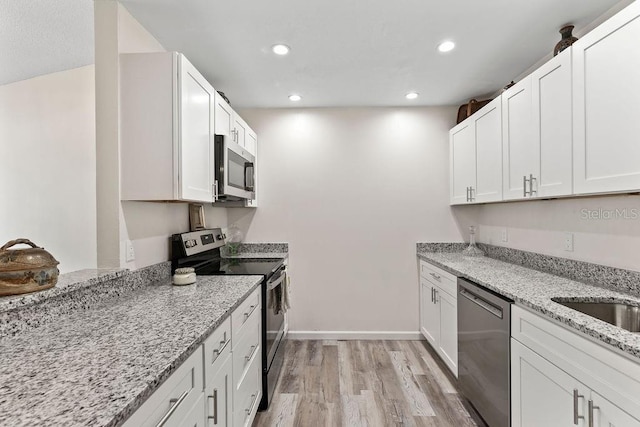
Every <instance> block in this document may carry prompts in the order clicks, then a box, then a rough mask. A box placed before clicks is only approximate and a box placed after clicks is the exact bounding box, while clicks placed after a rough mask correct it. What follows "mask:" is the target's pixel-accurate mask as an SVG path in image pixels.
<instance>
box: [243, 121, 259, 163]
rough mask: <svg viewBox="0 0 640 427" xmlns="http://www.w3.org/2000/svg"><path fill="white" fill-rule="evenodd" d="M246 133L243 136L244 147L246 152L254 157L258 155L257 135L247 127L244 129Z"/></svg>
mask: <svg viewBox="0 0 640 427" xmlns="http://www.w3.org/2000/svg"><path fill="white" fill-rule="evenodd" d="M246 131H247V133H246V134H245V136H244V145H245V148H246V149H247V151H248V152H250V153H251V154H253V155H254V156H256V155H257V154H258V135H257V134H256V133H255V132H254V131H253V129H251V128H250V127H249V126H247V127H246Z"/></svg>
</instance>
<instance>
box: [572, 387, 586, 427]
mask: <svg viewBox="0 0 640 427" xmlns="http://www.w3.org/2000/svg"><path fill="white" fill-rule="evenodd" d="M581 397H584V396H583V395H581V394H578V389H577V388H574V389H573V424H575V425H578V421H579V420H581V419H584V415H578V399H580V398H581Z"/></svg>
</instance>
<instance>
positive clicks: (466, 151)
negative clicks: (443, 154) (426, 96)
mask: <svg viewBox="0 0 640 427" xmlns="http://www.w3.org/2000/svg"><path fill="white" fill-rule="evenodd" d="M474 130H475V129H474V124H473V122H472V121H471V120H465V121H464V122H462V123H460V124H459V125H458V126H456V127H454V128H453V129H451V131H450V132H449V174H450V192H451V204H452V205H454V204H462V203H469V202H471V200H472V199H471V197H470V193H471V191H472V188H473V187H474V186H475V185H476V141H475V132H474Z"/></svg>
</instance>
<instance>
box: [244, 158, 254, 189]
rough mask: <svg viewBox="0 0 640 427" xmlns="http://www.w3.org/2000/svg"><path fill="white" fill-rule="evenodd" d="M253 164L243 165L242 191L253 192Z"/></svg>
mask: <svg viewBox="0 0 640 427" xmlns="http://www.w3.org/2000/svg"><path fill="white" fill-rule="evenodd" d="M253 172H254V169H253V163H251V162H245V164H244V189H245V190H247V191H253V183H254V177H253Z"/></svg>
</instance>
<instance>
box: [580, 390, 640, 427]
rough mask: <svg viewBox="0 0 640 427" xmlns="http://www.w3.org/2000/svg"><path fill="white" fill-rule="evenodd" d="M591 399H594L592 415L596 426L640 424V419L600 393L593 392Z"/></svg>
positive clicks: (623, 426)
mask: <svg viewBox="0 0 640 427" xmlns="http://www.w3.org/2000/svg"><path fill="white" fill-rule="evenodd" d="M591 400H592V401H593V411H592V412H593V413H592V414H590V415H592V416H593V426H594V427H627V426H639V425H640V419H637V418H634V417H632V416H631V415H629V414H628V413H626V412H625V411H623V410H622V409H620V408H619V407H617V406H616V405H615V404H613V402H611V401H609V400H607V399H605V398H604V397H602V396H600V395H599V394H598V393H595V392H591Z"/></svg>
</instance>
